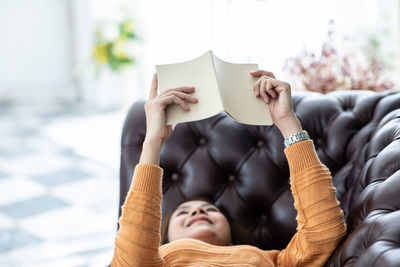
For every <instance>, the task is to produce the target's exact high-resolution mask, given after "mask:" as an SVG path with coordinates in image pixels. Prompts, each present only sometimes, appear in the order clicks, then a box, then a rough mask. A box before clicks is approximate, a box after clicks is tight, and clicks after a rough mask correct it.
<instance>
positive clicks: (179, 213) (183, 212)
mask: <svg viewBox="0 0 400 267" xmlns="http://www.w3.org/2000/svg"><path fill="white" fill-rule="evenodd" d="M186 213H187V211H180V212H178V214H176V216H179V215H182V214H186Z"/></svg>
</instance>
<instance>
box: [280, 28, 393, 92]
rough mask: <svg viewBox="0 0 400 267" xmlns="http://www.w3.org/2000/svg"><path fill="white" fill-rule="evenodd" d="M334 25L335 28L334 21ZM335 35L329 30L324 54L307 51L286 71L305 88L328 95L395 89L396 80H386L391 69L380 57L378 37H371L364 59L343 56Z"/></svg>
mask: <svg viewBox="0 0 400 267" xmlns="http://www.w3.org/2000/svg"><path fill="white" fill-rule="evenodd" d="M330 23H331V24H332V25H333V22H332V21H331V22H330ZM333 33H334V31H333V30H329V31H328V41H327V42H325V43H324V44H323V45H322V48H321V54H320V55H315V54H314V53H312V52H308V51H307V50H304V51H303V52H302V54H301V55H299V56H297V57H294V58H289V59H288V60H287V61H286V62H285V67H284V69H285V70H288V71H289V73H290V74H291V75H293V76H294V78H295V79H296V80H299V81H300V85H301V86H302V87H303V89H305V90H308V91H315V92H320V93H328V92H331V91H335V90H373V91H383V90H387V89H392V88H393V87H394V83H393V82H392V81H390V80H387V79H384V78H383V74H384V73H385V72H386V71H388V70H389V69H390V68H389V66H388V65H387V64H386V63H385V62H384V61H383V60H382V59H381V58H379V57H378V51H379V46H380V43H379V41H378V39H377V38H375V37H374V36H369V39H368V42H367V45H366V46H365V47H364V54H363V57H364V58H360V57H359V56H357V55H356V54H355V53H349V54H345V55H343V56H341V55H339V53H338V51H337V49H336V48H335V46H334V40H333Z"/></svg>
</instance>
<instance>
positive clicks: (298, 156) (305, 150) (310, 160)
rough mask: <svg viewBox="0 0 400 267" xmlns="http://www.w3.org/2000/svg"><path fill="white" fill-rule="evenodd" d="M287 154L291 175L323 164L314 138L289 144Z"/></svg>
mask: <svg viewBox="0 0 400 267" xmlns="http://www.w3.org/2000/svg"><path fill="white" fill-rule="evenodd" d="M285 155H286V158H287V160H288V162H289V169H290V173H291V175H292V174H295V173H299V172H301V171H303V170H305V169H307V168H309V167H311V166H315V165H319V164H321V162H320V160H319V158H318V155H317V152H316V151H315V148H314V143H313V141H312V140H304V141H300V142H297V143H294V144H293V145H290V146H288V147H287V148H286V149H285Z"/></svg>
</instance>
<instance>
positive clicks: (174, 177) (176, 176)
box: [171, 173, 179, 181]
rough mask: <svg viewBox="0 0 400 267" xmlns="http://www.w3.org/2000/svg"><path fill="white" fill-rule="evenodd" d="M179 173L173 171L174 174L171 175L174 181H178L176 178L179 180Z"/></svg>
mask: <svg viewBox="0 0 400 267" xmlns="http://www.w3.org/2000/svg"><path fill="white" fill-rule="evenodd" d="M178 177H179V176H178V174H177V173H173V174H172V175H171V179H172V180H173V181H176V180H178Z"/></svg>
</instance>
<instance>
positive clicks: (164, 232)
mask: <svg viewBox="0 0 400 267" xmlns="http://www.w3.org/2000/svg"><path fill="white" fill-rule="evenodd" d="M195 200H201V201H206V202H208V203H210V204H213V205H215V206H216V207H217V208H218V209H219V210H220V212H221V213H222V214H223V215H224V216H225V217H226V219H227V220H228V223H229V226H230V229H231V239H232V245H241V244H245V245H255V241H254V237H253V235H252V233H251V231H249V230H248V229H246V228H245V227H243V226H242V225H240V224H238V223H234V222H232V220H231V219H230V217H229V216H228V213H227V212H226V210H225V209H224V207H222V206H219V205H216V204H214V203H212V202H211V201H210V200H208V199H206V198H201V197H196V198H191V199H187V200H185V201H183V202H182V203H184V202H187V201H195ZM182 203H179V204H178V205H177V206H176V207H175V208H174V209H172V210H170V211H168V213H167V214H166V215H165V217H164V219H163V220H162V222H161V245H164V244H167V243H169V240H168V228H169V223H170V220H171V217H172V214H173V213H174V211H175V210H176V208H177V207H179V205H180V204H182Z"/></svg>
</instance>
